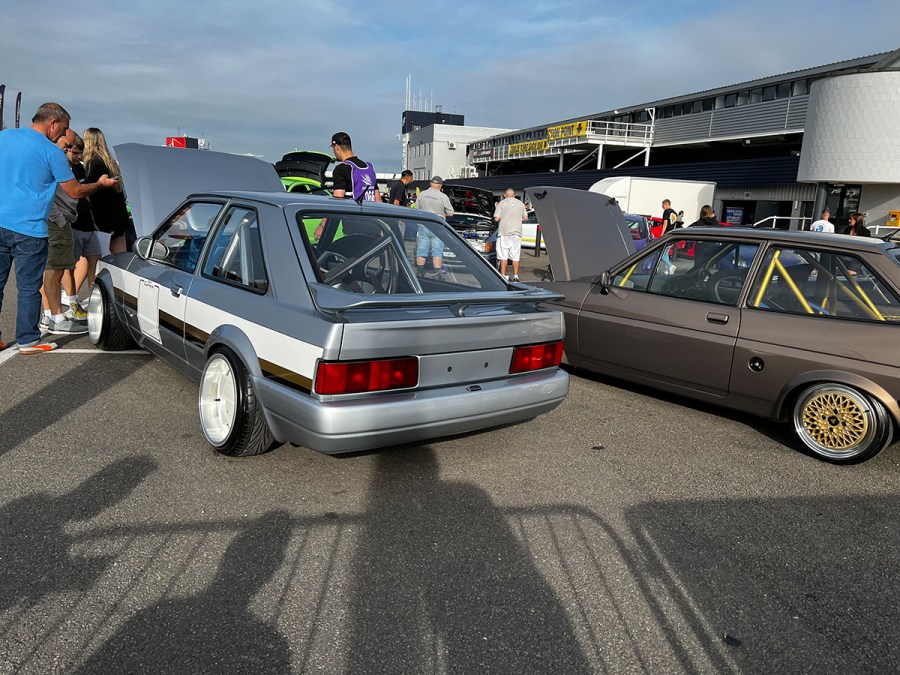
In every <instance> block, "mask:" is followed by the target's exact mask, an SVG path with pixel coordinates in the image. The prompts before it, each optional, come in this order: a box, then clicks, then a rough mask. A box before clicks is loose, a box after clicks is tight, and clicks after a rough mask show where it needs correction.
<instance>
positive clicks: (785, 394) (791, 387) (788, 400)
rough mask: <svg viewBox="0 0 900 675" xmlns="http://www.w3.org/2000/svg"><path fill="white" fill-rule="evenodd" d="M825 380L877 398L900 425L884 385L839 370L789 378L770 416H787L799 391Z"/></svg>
mask: <svg viewBox="0 0 900 675" xmlns="http://www.w3.org/2000/svg"><path fill="white" fill-rule="evenodd" d="M825 382H834V383H836V384H844V385H847V386H850V387H853V388H855V389H858V390H859V391H861V392H862V393H864V394H866V395H868V396H871V397H873V398H875V399H877V400H878V402H879V403H881V404H882V405H883V406H884V407H885V409H886V410H887V411H888V414H889V415H890V417H891V421H892V422H893V424H894V427H897V426H900V405H898V403H897V400H896V399H895V398H894V397H893V396H891V394H890V393H889V392H888V391H887V390H886V389H885V388H884V387H882V386H881V385H879V384H877V383H875V382H873V381H872V380H870V379H869V378H867V377H863V376H862V375H858V374H856V373H848V372H845V371H841V370H813V371H809V372H806V373H802V374H800V375H798V376H796V377H795V378H793V379H792V380H790V381H789V382H788V383H787V384H785V385H784V387H783V388H782V389H781V392H780V393H779V395H778V399H777V400H776V401H775V406H774V407H773V409H772V417H773V418H774V419H778V420H784V419H787V418H789V417H790V415H791V408H792V407H793V405H794V402H795V401H796V400H797V397H798V396H799V395H800V393H801V392H802V391H803V390H804V389H806V388H807V387H809V386H810V385H813V384H819V383H825Z"/></svg>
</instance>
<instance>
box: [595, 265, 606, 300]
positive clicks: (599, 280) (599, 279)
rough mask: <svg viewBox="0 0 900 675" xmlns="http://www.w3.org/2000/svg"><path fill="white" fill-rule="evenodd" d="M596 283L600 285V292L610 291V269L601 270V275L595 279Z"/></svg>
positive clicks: (604, 293)
mask: <svg viewBox="0 0 900 675" xmlns="http://www.w3.org/2000/svg"><path fill="white" fill-rule="evenodd" d="M594 283H595V284H597V285H598V286H600V293H601V294H603V295H606V294H607V293H608V292H609V270H603V271H602V272H600V276H599V277H597V278H596V279H595V280H594Z"/></svg>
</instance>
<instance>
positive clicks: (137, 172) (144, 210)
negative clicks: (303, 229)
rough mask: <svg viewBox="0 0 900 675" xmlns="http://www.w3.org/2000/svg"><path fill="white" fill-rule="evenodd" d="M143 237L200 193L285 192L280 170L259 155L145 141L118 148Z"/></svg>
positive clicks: (137, 230) (133, 215)
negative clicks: (194, 194) (174, 146)
mask: <svg viewBox="0 0 900 675" xmlns="http://www.w3.org/2000/svg"><path fill="white" fill-rule="evenodd" d="M115 149H116V160H117V161H118V162H119V166H120V167H121V169H122V182H123V187H124V188H125V197H126V198H127V199H128V203H129V204H130V205H131V216H132V218H133V219H134V229H135V231H136V232H137V236H139V237H143V236H146V235H148V234H150V233H152V232H153V230H154V229H156V226H157V225H159V224H160V223H161V222H162V219H163V218H165V217H166V216H168V215H169V214H170V213H172V211H174V210H175V209H176V208H177V207H178V205H179V204H181V202H183V201H184V199H185V197H187V196H188V195H190V194H193V193H195V192H213V191H219V190H242V191H243V190H246V191H259V192H284V186H283V185H282V184H281V181H280V180H279V178H278V174H277V173H276V171H275V168H274V167H273V166H272V165H271V164H269V163H268V162H263V161H262V160H259V159H256V158H254V157H244V156H241V155H229V154H227V153H224V152H211V151H208V150H187V149H184V148H167V147H162V146H155V145H141V144H139V143H125V144H123V145H117V146H116V148H115Z"/></svg>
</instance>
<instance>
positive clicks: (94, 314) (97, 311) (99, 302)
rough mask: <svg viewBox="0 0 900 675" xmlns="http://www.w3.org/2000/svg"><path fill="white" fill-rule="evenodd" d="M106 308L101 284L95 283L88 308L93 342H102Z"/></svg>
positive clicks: (89, 334) (89, 332)
mask: <svg viewBox="0 0 900 675" xmlns="http://www.w3.org/2000/svg"><path fill="white" fill-rule="evenodd" d="M105 310H106V308H105V307H104V306H103V291H101V290H100V285H99V284H94V288H93V289H92V290H91V296H90V298H88V310H87V324H88V337H89V338H90V339H91V344H97V343H98V342H100V335H101V333H102V332H103V313H104V312H105Z"/></svg>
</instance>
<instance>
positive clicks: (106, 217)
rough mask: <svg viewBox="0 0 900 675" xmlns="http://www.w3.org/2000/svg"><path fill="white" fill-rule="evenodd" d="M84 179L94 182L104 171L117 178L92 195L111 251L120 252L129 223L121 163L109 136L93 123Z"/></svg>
mask: <svg viewBox="0 0 900 675" xmlns="http://www.w3.org/2000/svg"><path fill="white" fill-rule="evenodd" d="M83 161H84V167H85V173H86V177H85V182H86V183H94V182H96V181H97V180H99V178H100V176H102V175H103V174H107V175H109V176H110V177H111V178H118V179H119V182H118V184H117V185H116V186H115V187H114V188H112V189H111V190H100V191H99V192H95V193H94V194H93V195H91V197H90V201H91V212H92V213H93V215H94V222H95V223H96V224H97V229H98V230H100V231H101V232H106V233H107V234H109V235H110V240H109V252H110V253H121V252H122V251H124V250H125V248H126V247H125V232H126V231H127V230H128V227H129V225H130V220H131V219H130V216H129V215H128V208H127V207H126V206H125V194H124V193H123V192H122V179H121V173H122V172H121V170H120V169H119V164H118V162H116V160H115V159H114V158H113V156H112V153H111V152H110V151H109V146H108V145H107V144H106V137H105V136H104V135H103V132H102V131H100V129H97V128H95V127H91V128H90V129H85V130H84V160H83Z"/></svg>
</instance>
